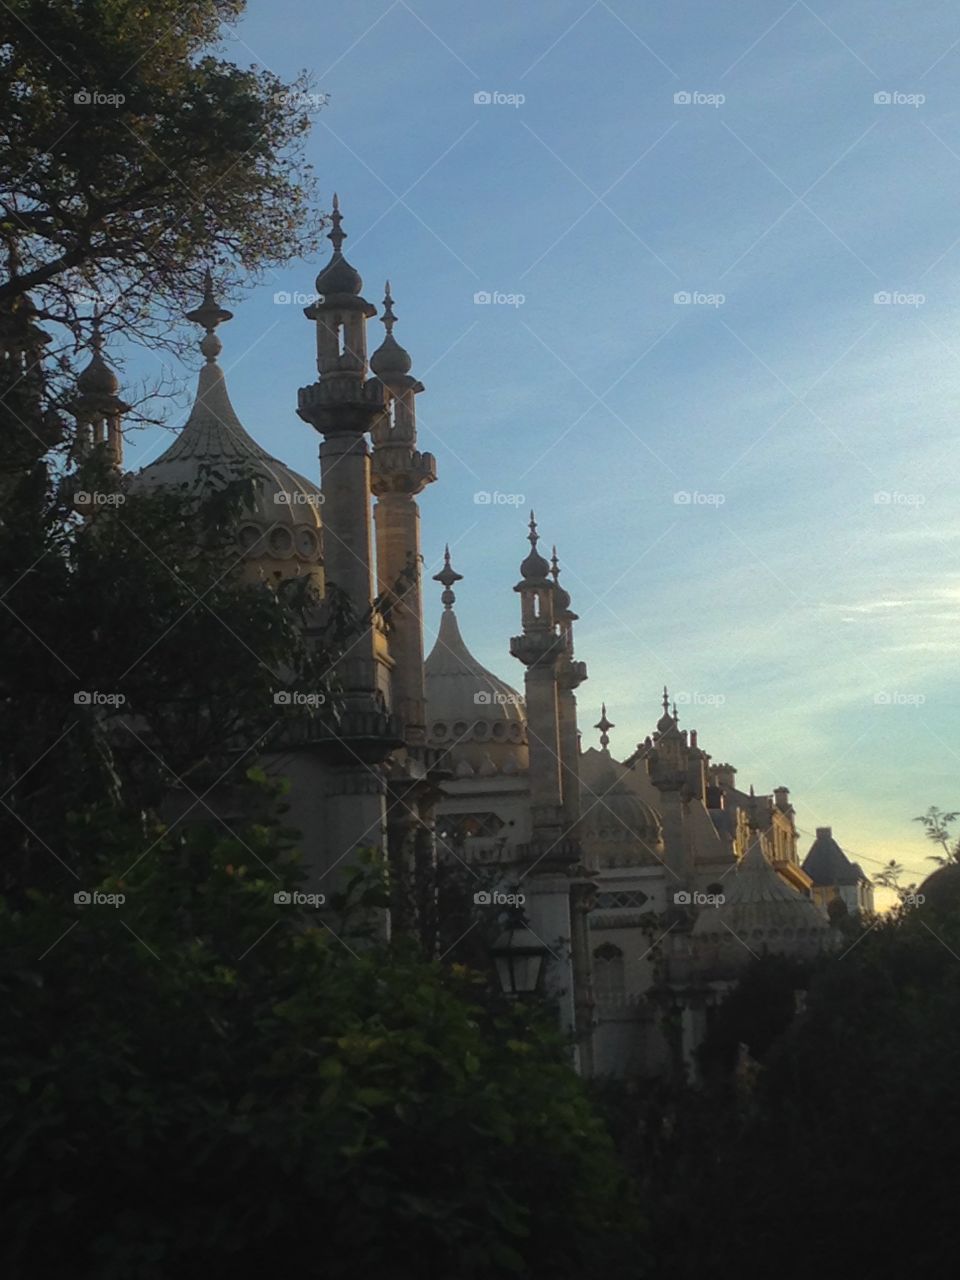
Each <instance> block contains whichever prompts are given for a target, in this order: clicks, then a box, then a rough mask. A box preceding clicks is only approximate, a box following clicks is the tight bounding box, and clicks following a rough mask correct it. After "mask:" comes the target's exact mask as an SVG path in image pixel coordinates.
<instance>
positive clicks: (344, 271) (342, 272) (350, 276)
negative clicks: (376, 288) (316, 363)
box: [307, 192, 375, 319]
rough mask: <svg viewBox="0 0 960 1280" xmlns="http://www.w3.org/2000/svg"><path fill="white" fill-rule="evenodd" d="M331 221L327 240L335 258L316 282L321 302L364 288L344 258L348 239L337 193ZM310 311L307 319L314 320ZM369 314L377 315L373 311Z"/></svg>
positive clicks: (334, 196) (358, 273) (358, 276)
mask: <svg viewBox="0 0 960 1280" xmlns="http://www.w3.org/2000/svg"><path fill="white" fill-rule="evenodd" d="M330 221H331V223H332V226H331V228H330V231H329V232H328V234H327V239H328V240H329V241H330V243H331V244H332V245H333V256H332V257H331V259H330V261H329V262H328V263H327V265H326V266H325V267H324V268H323V270H322V271H321V272H320V274H319V275H318V276H317V280H316V287H317V293H319V294H320V295H321V302H322V298H323V296H325V295H326V294H328V293H336V294H351V293H352V294H359V293H360V290H361V289H362V288H363V280H362V279H361V277H360V272H359V271H357V270H356V268H355V267H352V266H351V265H350V263H349V262H348V261H347V260H346V258H345V257H344V256H343V252H342V249H343V242H344V240H346V238H347V233H346V232H345V231H344V230H343V226H342V224H343V214H342V213H341V212H340V200H339V197H338V196H337V193H336V192H334V193H333V212H332V213H331V215H330ZM364 305H367V304H364ZM310 311H312V308H308V317H307V318H308V319H313V318H314V316H312V315H310V314H309V312H310ZM369 314H370V315H374V314H375V313H374V311H373V310H372V309H371V311H370V313H369Z"/></svg>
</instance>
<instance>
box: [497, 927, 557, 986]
mask: <svg viewBox="0 0 960 1280" xmlns="http://www.w3.org/2000/svg"><path fill="white" fill-rule="evenodd" d="M547 950H548V948H547V947H545V946H544V945H543V943H542V942H541V941H540V939H539V938H538V937H537V935H536V934H535V933H534V932H533V930H532V929H530V928H528V926H527V925H525V924H522V923H516V924H512V925H509V926H508V927H507V928H506V929H505V930H504V932H503V933H502V934H501V935H500V937H499V938H498V939H497V941H496V943H495V945H494V947H493V959H494V963H495V964H496V966H497V977H498V978H499V979H500V986H501V989H502V990H503V994H504V995H505V996H508V997H509V998H510V999H517V998H519V997H521V996H532V995H535V994H536V992H537V991H539V989H540V982H541V979H542V977H543V962H544V960H545V959H546V956H547Z"/></svg>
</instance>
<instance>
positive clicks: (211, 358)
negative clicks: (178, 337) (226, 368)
mask: <svg viewBox="0 0 960 1280" xmlns="http://www.w3.org/2000/svg"><path fill="white" fill-rule="evenodd" d="M186 316H187V319H188V320H192V321H193V323H194V324H198V325H200V326H202V328H203V329H204V331H205V332H204V336H203V337H202V338H201V339H200V350H201V351H202V352H203V354H204V355H205V356H206V358H207V364H215V363H216V359H217V356H218V355H219V354H220V352H221V351H222V350H223V343H222V342H221V341H220V339H219V338H218V337H217V334H216V329H217V325H220V324H223V323H224V321H226V320H232V319H233V312H232V311H226V310H224V308H223V307H221V306H220V303H219V302H218V301H217V300H216V298H215V297H214V293H213V276H212V275H211V274H210V268H209V267H207V269H206V271H205V272H204V276H203V301H202V302H201V303H200V306H199V307H194V309H193V310H192V311H188V312H187V313H186Z"/></svg>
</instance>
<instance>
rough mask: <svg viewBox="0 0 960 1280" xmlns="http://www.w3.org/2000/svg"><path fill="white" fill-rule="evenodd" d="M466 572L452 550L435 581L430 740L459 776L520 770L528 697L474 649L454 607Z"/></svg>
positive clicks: (429, 682) (429, 685) (427, 671)
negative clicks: (438, 613) (439, 609)
mask: <svg viewBox="0 0 960 1280" xmlns="http://www.w3.org/2000/svg"><path fill="white" fill-rule="evenodd" d="M461 580H462V578H461V575H460V574H459V573H457V572H456V570H455V569H454V568H453V567H452V565H451V564H450V549H449V547H448V548H447V550H446V552H445V554H444V564H443V568H442V569H441V570H440V572H439V573H437V574H435V575H434V581H435V582H439V583H440V584H441V586H443V588H444V591H443V597H442V599H443V605H444V610H443V616H442V618H441V619H440V630H439V633H438V635H437V640H436V644H434V646H433V649H432V650H431V651H430V654H429V656H428V658H427V660H426V663H425V666H424V671H425V676H426V701H427V741H428V743H429V745H430V746H432V747H439V748H441V749H444V750H445V751H446V752H447V756H448V762H449V763H450V764H451V765H452V766H453V768H454V771H455V774H456V776H457V777H471V776H474V775H479V776H483V777H489V776H492V774H495V773H502V774H507V775H511V774H516V773H521V772H525V771H526V769H527V766H528V756H527V733H526V718H525V714H524V705H523V698H522V697H521V696H520V694H519V693H517V691H516V690H515V689H513V688H511V687H510V685H508V684H507V683H506V681H505V680H501V679H500V677H499V676H496V675H494V674H493V672H492V671H488V670H487V669H486V667H483V666H481V665H480V663H479V662H478V661H477V660H476V658H475V657H474V656H473V654H472V653H470V651H469V649H468V648H467V646H466V644H465V643H464V640H463V636H462V635H461V634H460V627H459V625H458V623H457V615H456V614H455V613H454V610H453V606H454V603H455V600H456V596H455V594H454V591H453V586H454V583H456V582H460V581H461Z"/></svg>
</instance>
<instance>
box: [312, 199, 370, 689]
mask: <svg viewBox="0 0 960 1280" xmlns="http://www.w3.org/2000/svg"><path fill="white" fill-rule="evenodd" d="M342 222H343V216H342V214H341V213H340V202H339V200H338V199H337V197H336V195H335V196H334V197H333V227H332V230H331V231H330V234H329V236H328V237H327V238H328V239H329V240H330V242H331V243H332V245H333V255H332V257H331V258H330V261H329V262H328V263H327V265H326V266H325V267H324V268H323V270H322V271H321V272H320V274H319V275H318V276H317V280H316V288H317V294H318V297H317V300H316V302H314V303H312V304H311V305H310V306H309V307H305V308H304V315H305V316H306V317H307V319H308V320H313V321H315V323H316V330H317V370H318V372H319V375H320V376H319V378H318V380H317V381H316V382H314V383H311V385H310V386H308V387H302V388H301V389H300V391H299V393H298V404H297V413H298V414H299V415H300V417H301V418H303V420H304V421H305V422H309V423H310V425H311V426H312V427H314V428H315V430H316V431H318V432H319V433H320V435H321V436H322V437H323V443H322V444H321V445H320V476H321V489H322V491H323V524H324V558H325V563H326V580H327V584H328V586H329V585H331V584H332V585H333V586H335V587H336V588H337V589H338V590H339V591H340V592H342V593H344V595H345V596H346V599H347V601H348V602H349V605H350V607H351V609H352V611H353V614H354V616H355V617H356V618H358V619H360V618H365V617H366V616H367V615H368V613H369V611H370V607H371V603H372V600H373V577H372V560H373V555H372V536H371V519H370V453H369V450H368V448H367V441H366V433H367V432H368V431H371V430H372V429H373V428H374V426H375V425H376V424H377V422H378V421H379V420H380V418H381V417H382V416H383V413H384V411H385V391H384V385H383V383H382V382H381V381H380V379H379V378H368V377H367V320H368V319H369V318H370V317H371V316H374V315H376V308H375V307H373V306H372V305H371V304H370V303H369V302H367V301H366V299H364V298H362V297H361V296H360V290H361V289H362V288H363V281H362V279H361V278H360V273H359V272H358V271H357V270H356V269H355V268H354V267H352V266H351V265H350V263H349V262H347V260H346V258H344V256H343V242H344V240H345V239H346V232H345V231H344V230H343V229H342V226H341V224H342ZM341 678H342V679H343V680H344V684H345V686H346V688H347V689H348V691H349V690H367V691H370V692H372V691H373V690H374V689H376V687H377V680H376V675H375V672H374V640H373V631H372V628H368V629H367V633H366V635H365V637H364V639H363V640H361V641H357V642H355V643H354V645H353V647H352V649H351V653H350V658H349V660H348V661H347V662H346V663H345V664H344V669H343V671H342V673H341Z"/></svg>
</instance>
